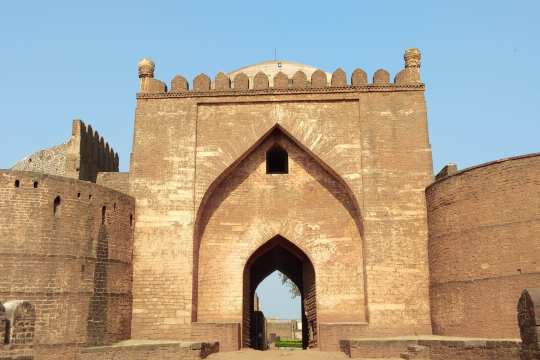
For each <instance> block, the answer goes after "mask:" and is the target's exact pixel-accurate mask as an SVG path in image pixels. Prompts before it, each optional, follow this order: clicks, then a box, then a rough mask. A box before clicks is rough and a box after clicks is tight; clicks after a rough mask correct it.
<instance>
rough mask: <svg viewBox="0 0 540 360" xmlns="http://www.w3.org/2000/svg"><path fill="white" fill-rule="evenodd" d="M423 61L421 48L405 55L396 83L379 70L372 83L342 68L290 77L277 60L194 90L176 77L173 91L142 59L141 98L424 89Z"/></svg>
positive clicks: (203, 80)
mask: <svg viewBox="0 0 540 360" xmlns="http://www.w3.org/2000/svg"><path fill="white" fill-rule="evenodd" d="M420 58H421V55H420V51H419V50H418V49H407V50H406V51H405V54H404V63H405V67H404V69H403V70H401V71H400V72H399V73H398V74H396V76H395V78H394V81H393V82H391V81H390V73H389V72H388V71H386V70H384V69H379V70H377V71H376V72H375V73H374V74H373V76H372V81H371V82H369V81H368V75H367V73H366V72H365V71H364V70H362V69H356V70H354V71H353V73H352V74H351V76H350V77H348V75H347V74H346V72H345V71H344V70H343V69H340V68H339V69H337V70H335V71H334V72H333V73H326V72H324V71H322V70H320V69H314V68H311V69H310V68H308V67H307V66H305V65H302V64H298V65H299V67H300V68H303V70H302V69H300V70H298V71H296V72H295V73H292V72H289V73H288V74H287V72H286V71H282V70H280V67H281V62H279V61H275V62H266V63H261V64H260V70H258V71H257V72H255V73H254V71H253V69H254V67H251V68H250V69H248V68H243V69H240V70H238V71H235V72H232V73H229V74H226V73H224V72H219V73H218V74H217V75H216V76H215V78H214V79H213V80H212V79H211V78H210V76H208V75H206V74H199V75H197V76H196V77H195V78H194V79H193V82H192V86H191V87H190V86H189V83H188V81H187V80H186V79H185V78H184V77H183V76H181V75H176V76H175V77H174V78H173V79H172V81H171V86H170V91H168V90H167V85H166V84H165V83H164V82H162V81H160V80H156V79H154V71H155V64H154V62H152V61H151V60H149V59H142V60H141V61H140V62H139V78H140V93H139V96H141V97H155V96H163V95H164V96H171V97H187V96H215V95H220V94H224V95H229V94H231V95H235V94H243V93H246V92H247V93H253V94H258V93H283V92H293V93H294V92H336V91H388V90H390V91H391V90H404V89H423V88H424V84H423V83H422V82H421V80H420ZM271 65H277V71H267V70H268V68H269V67H270V66H271ZM250 71H251V73H250ZM150 94H153V95H150ZM158 94H159V95H158Z"/></svg>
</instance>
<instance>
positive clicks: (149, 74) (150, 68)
mask: <svg viewBox="0 0 540 360" xmlns="http://www.w3.org/2000/svg"><path fill="white" fill-rule="evenodd" d="M138 66H139V78H153V77H154V69H155V68H156V64H154V62H153V61H152V60H150V59H147V58H143V59H141V61H139V64H138Z"/></svg>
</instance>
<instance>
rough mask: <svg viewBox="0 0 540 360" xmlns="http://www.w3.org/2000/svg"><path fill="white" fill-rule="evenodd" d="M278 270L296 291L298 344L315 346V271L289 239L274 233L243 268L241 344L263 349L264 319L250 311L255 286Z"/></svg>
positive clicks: (260, 314) (255, 312) (256, 312)
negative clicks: (298, 300) (299, 319)
mask: <svg viewBox="0 0 540 360" xmlns="http://www.w3.org/2000/svg"><path fill="white" fill-rule="evenodd" d="M276 270H278V271H280V272H282V273H283V274H285V275H286V276H287V277H288V278H289V279H291V280H292V281H293V282H294V283H295V284H296V286H298V289H299V290H300V296H301V305H302V310H301V312H302V346H303V348H304V349H306V348H308V347H315V346H316V345H317V309H316V299H315V270H314V268H313V264H312V263H311V261H310V260H309V258H308V257H307V256H306V254H304V252H303V251H302V250H300V249H299V248H298V247H297V246H295V245H294V244H293V243H291V242H290V241H288V240H286V239H285V238H283V237H282V236H276V237H274V238H272V239H271V240H270V241H268V242H267V243H265V244H264V245H263V246H261V247H260V248H259V249H258V250H257V251H256V252H255V253H254V254H253V255H252V256H251V257H250V258H249V260H248V261H247V263H246V266H245V268H244V311H243V330H242V338H243V340H242V345H243V346H244V347H252V348H255V349H260V350H262V349H264V344H265V343H266V342H265V336H266V334H265V331H264V318H263V314H262V313H261V312H260V311H254V295H255V289H256V288H257V286H258V285H259V284H260V283H261V281H263V280H264V279H265V278H266V277H267V276H268V275H270V274H271V273H273V272H274V271H276Z"/></svg>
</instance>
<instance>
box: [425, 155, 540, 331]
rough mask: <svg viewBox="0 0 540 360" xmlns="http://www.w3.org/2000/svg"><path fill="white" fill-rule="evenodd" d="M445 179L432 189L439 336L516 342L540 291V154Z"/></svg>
mask: <svg viewBox="0 0 540 360" xmlns="http://www.w3.org/2000/svg"><path fill="white" fill-rule="evenodd" d="M447 170H448V169H447ZM446 175H447V176H441V178H440V179H439V180H438V181H436V182H435V183H433V184H432V185H430V186H429V187H428V188H427V190H426V198H427V206H428V220H429V262H430V272H431V314H432V320H433V332H434V333H435V334H439V335H452V336H454V335H455V336H473V337H491V338H494V337H496V338H505V337H506V338H516V337H518V336H519V331H518V324H517V318H516V314H515V304H516V299H518V298H519V296H520V294H521V291H522V290H523V289H524V288H527V287H540V238H539V236H538V234H540V183H539V179H540V154H531V155H526V156H521V157H516V158H510V159H504V160H500V161H495V162H492V163H487V164H482V165H479V166H476V167H473V168H470V169H465V170H463V171H460V172H457V173H454V174H452V171H450V173H448V174H446Z"/></svg>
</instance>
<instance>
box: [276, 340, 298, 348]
mask: <svg viewBox="0 0 540 360" xmlns="http://www.w3.org/2000/svg"><path fill="white" fill-rule="evenodd" d="M276 347H283V348H302V340H279V341H276Z"/></svg>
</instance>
